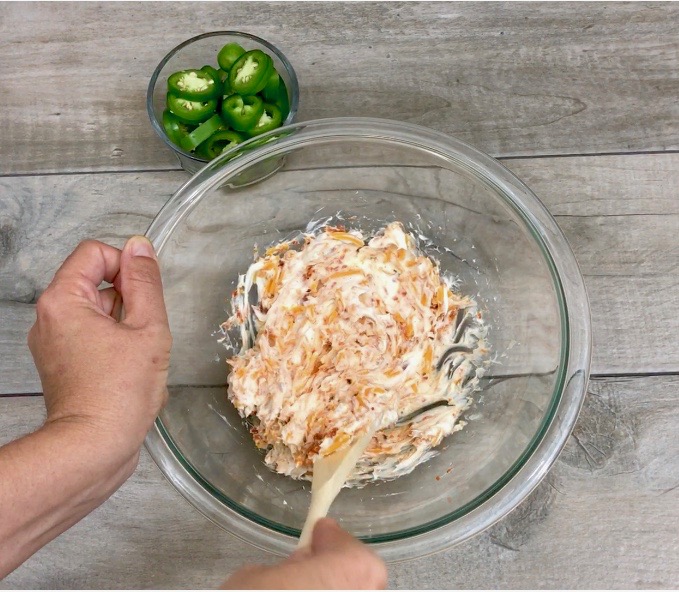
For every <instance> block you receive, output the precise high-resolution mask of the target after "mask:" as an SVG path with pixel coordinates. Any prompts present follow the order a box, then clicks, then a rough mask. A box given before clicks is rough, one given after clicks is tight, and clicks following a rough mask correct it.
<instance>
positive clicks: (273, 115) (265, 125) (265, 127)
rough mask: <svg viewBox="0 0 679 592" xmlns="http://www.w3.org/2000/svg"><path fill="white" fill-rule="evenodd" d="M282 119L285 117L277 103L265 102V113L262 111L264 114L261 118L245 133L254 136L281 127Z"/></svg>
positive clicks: (249, 136) (250, 136)
mask: <svg viewBox="0 0 679 592" xmlns="http://www.w3.org/2000/svg"><path fill="white" fill-rule="evenodd" d="M282 121H283V117H282V114H281V110H280V109H279V108H278V107H276V105H271V104H269V103H264V113H262V116H261V117H260V118H259V121H258V122H257V125H255V126H254V127H253V128H251V129H249V130H247V131H246V132H245V135H246V136H247V137H248V138H254V137H255V136H259V135H260V134H263V133H266V132H270V131H271V130H275V129H276V128H277V127H280V126H281V123H282Z"/></svg>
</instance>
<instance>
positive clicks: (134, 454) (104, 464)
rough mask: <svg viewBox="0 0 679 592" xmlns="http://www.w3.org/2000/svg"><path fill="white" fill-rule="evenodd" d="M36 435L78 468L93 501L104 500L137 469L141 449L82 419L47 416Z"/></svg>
mask: <svg viewBox="0 0 679 592" xmlns="http://www.w3.org/2000/svg"><path fill="white" fill-rule="evenodd" d="M38 432H39V433H40V434H41V435H42V434H44V437H45V438H47V439H49V440H50V442H52V443H53V450H54V451H56V454H57V455H58V456H59V457H60V458H61V459H63V460H71V461H72V463H73V466H74V467H75V466H77V467H78V470H79V477H80V478H81V479H82V480H83V483H82V485H83V486H84V487H85V489H86V491H88V492H89V495H90V497H92V498H93V499H92V501H93V502H94V501H97V500H98V502H99V503H101V502H103V501H104V500H105V499H107V498H108V497H109V496H110V495H111V494H112V493H113V492H114V491H115V490H116V489H118V487H120V486H121V485H122V484H123V483H124V482H125V481H126V480H127V479H128V478H129V477H130V476H131V475H132V473H133V472H134V470H135V468H136V466H137V461H138V459H139V448H140V446H139V447H134V446H130V445H129V443H128V442H124V441H123V438H122V437H121V436H120V435H119V434H118V435H116V434H113V433H112V431H111V430H108V429H104V428H103V426H98V425H97V424H96V423H95V422H92V421H89V420H87V419H85V418H78V417H62V418H49V417H48V419H47V420H46V421H45V424H44V425H43V426H42V427H41V428H40V429H39V430H38Z"/></svg>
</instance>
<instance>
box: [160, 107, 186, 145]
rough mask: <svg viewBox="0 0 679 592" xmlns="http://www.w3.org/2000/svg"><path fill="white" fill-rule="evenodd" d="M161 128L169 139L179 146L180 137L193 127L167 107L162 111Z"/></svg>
mask: <svg viewBox="0 0 679 592" xmlns="http://www.w3.org/2000/svg"><path fill="white" fill-rule="evenodd" d="M163 128H164V129H165V133H166V134H167V137H168V138H169V139H170V141H171V142H172V143H173V144H176V145H177V146H179V145H180V142H181V141H182V139H183V138H184V137H186V136H188V135H189V134H190V133H191V132H192V131H193V129H194V127H193V126H192V125H187V124H186V123H184V122H183V121H181V120H180V119H179V118H178V117H177V116H176V115H174V114H172V113H171V112H170V111H168V110H167V109H165V111H163Z"/></svg>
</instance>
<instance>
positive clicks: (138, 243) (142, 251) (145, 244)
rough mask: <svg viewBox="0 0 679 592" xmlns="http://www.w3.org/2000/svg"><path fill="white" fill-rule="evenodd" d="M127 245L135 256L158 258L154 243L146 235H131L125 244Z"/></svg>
mask: <svg viewBox="0 0 679 592" xmlns="http://www.w3.org/2000/svg"><path fill="white" fill-rule="evenodd" d="M125 247H126V248H127V249H129V251H130V255H132V256H133V257H151V259H155V258H156V252H155V251H154V250H153V245H152V244H151V241H149V239H147V238H146V237H145V236H139V235H136V236H133V237H131V238H130V239H129V240H128V241H127V243H126V244H125Z"/></svg>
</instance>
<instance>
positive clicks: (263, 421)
mask: <svg viewBox="0 0 679 592" xmlns="http://www.w3.org/2000/svg"><path fill="white" fill-rule="evenodd" d="M251 300H253V301H254V302H253V303H251ZM232 306H233V315H232V316H231V317H230V318H229V320H228V321H226V323H224V325H223V328H224V329H225V330H229V329H238V330H239V331H240V333H241V339H242V349H241V351H240V353H239V354H238V355H236V356H234V357H232V358H231V359H230V360H229V361H228V363H229V364H230V365H231V372H230V374H229V379H228V384H229V390H228V396H229V399H230V400H231V402H232V403H233V404H234V406H235V407H236V409H237V410H238V411H239V413H240V414H241V416H243V417H245V418H247V419H248V422H249V423H250V425H251V433H252V436H253V438H254V441H255V444H256V445H257V446H258V447H260V448H262V449H265V450H266V451H267V452H266V458H265V462H266V464H267V465H268V466H269V467H271V468H272V469H274V470H275V471H277V472H279V473H282V474H285V475H290V476H292V477H295V478H305V479H310V478H311V475H312V469H313V463H314V460H315V459H316V458H317V457H318V456H319V455H321V456H325V455H328V454H330V453H332V452H334V451H336V450H339V449H341V448H342V447H344V446H348V445H349V444H350V443H351V441H352V439H353V438H354V436H355V435H357V434H360V433H361V432H363V431H365V430H366V429H368V428H369V427H370V426H371V425H375V424H377V427H378V431H377V432H376V435H375V436H374V437H373V439H372V442H371V444H370V445H369V447H368V449H367V451H366V452H365V453H364V455H363V456H362V457H361V459H360V460H359V462H358V464H357V466H356V468H355V470H354V472H353V474H352V476H351V478H350V480H349V482H350V484H357V483H360V482H362V481H366V480H372V479H392V478H394V477H398V476H400V475H404V474H406V473H409V472H410V471H412V470H413V469H414V468H415V467H416V466H417V465H418V464H420V463H422V462H424V461H426V460H427V459H429V458H431V456H432V455H433V454H435V452H434V451H433V448H434V447H435V446H437V445H438V444H439V443H440V442H441V440H442V439H443V438H445V437H446V436H448V435H449V434H451V433H453V432H455V431H457V430H459V429H461V428H462V427H463V425H464V422H461V421H458V418H459V417H460V414H461V413H462V412H463V411H464V410H465V409H466V408H467V407H468V406H469V404H470V402H471V401H470V398H469V395H470V394H471V393H472V391H474V390H475V388H476V387H477V385H478V380H479V378H480V376H481V375H482V373H483V371H484V367H485V363H486V362H485V360H486V358H487V353H488V350H487V346H486V344H485V334H486V327H485V325H484V321H483V319H482V315H481V313H480V312H478V311H477V307H476V304H475V302H474V301H473V300H471V299H470V298H468V297H465V296H462V295H460V294H457V293H455V292H454V291H453V290H452V288H451V284H450V282H449V281H447V280H445V279H444V278H442V277H441V274H440V270H439V268H438V265H437V264H436V263H435V262H434V261H432V259H430V258H429V257H427V256H425V255H423V254H422V253H421V252H420V251H419V250H418V248H417V245H416V242H415V239H414V238H413V237H412V236H411V235H410V234H409V233H407V232H405V230H404V229H403V226H402V225H401V224H400V223H398V222H395V223H392V224H389V225H388V226H386V228H384V230H383V231H381V232H380V233H378V234H377V235H376V236H374V237H373V238H371V239H370V240H368V241H367V242H366V239H365V238H364V237H363V235H362V234H361V233H360V232H358V231H354V230H352V231H346V230H345V229H343V228H335V227H329V226H326V227H325V228H324V229H323V230H322V231H321V232H320V233H318V234H316V235H306V236H305V238H304V240H303V242H302V244H299V243H298V242H297V241H289V242H284V243H281V244H278V245H276V246H273V247H271V248H269V249H268V250H267V251H266V253H265V255H264V256H263V257H260V258H258V259H257V260H256V261H255V262H254V263H253V264H252V265H251V266H250V268H249V269H248V270H247V273H246V274H245V275H243V276H241V277H240V278H239V284H238V288H237V290H236V291H235V292H234V294H233V300H232Z"/></svg>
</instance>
